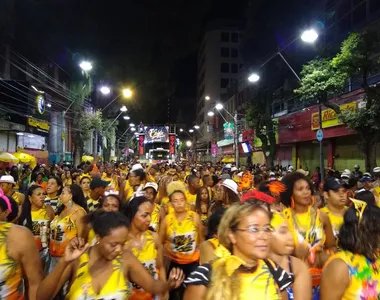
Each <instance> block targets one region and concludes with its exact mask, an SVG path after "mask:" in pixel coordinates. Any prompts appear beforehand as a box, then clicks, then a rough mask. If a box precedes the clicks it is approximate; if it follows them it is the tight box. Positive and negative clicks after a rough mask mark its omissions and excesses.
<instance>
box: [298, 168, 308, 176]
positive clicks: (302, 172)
mask: <svg viewBox="0 0 380 300" xmlns="http://www.w3.org/2000/svg"><path fill="white" fill-rule="evenodd" d="M296 172H297V173H301V174H303V175H305V176H307V175H309V171H305V170H304V169H298V170H297V171H296Z"/></svg>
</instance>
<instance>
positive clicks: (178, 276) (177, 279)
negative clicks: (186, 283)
mask: <svg viewBox="0 0 380 300" xmlns="http://www.w3.org/2000/svg"><path fill="white" fill-rule="evenodd" d="M184 279H185V274H184V273H183V271H182V270H181V269H178V268H173V269H172V270H171V272H170V274H169V279H168V284H169V287H170V289H176V288H178V287H179V286H180V285H181V283H182V282H183V280H184Z"/></svg>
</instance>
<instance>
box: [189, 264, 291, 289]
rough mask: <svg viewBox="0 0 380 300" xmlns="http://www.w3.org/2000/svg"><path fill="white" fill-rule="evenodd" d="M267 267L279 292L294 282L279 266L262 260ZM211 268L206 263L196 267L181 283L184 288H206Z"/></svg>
mask: <svg viewBox="0 0 380 300" xmlns="http://www.w3.org/2000/svg"><path fill="white" fill-rule="evenodd" d="M264 261H265V264H266V265H267V266H268V269H269V270H270V272H271V274H272V276H273V279H274V280H275V282H276V283H277V285H278V287H279V289H280V291H284V290H286V289H287V288H288V287H289V286H291V285H292V284H293V282H294V275H293V274H292V273H288V272H286V271H285V270H283V269H282V268H281V267H280V266H279V265H277V264H273V263H271V262H269V261H267V260H264ZM211 272H212V266H211V265H210V264H209V263H207V264H203V265H200V266H198V267H197V268H196V269H195V270H194V271H193V272H192V273H191V274H190V275H189V276H188V277H187V278H186V279H185V280H184V282H183V284H184V285H185V286H188V285H204V286H206V287H208V285H209V283H210V280H211Z"/></svg>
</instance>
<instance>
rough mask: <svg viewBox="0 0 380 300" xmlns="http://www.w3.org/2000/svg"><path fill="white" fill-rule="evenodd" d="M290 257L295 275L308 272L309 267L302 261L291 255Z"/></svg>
mask: <svg viewBox="0 0 380 300" xmlns="http://www.w3.org/2000/svg"><path fill="white" fill-rule="evenodd" d="M290 259H291V263H292V268H293V273H294V274H295V275H297V274H300V275H302V274H309V267H308V265H307V264H306V263H305V262H304V261H302V260H301V259H299V258H297V257H295V256H291V257H290Z"/></svg>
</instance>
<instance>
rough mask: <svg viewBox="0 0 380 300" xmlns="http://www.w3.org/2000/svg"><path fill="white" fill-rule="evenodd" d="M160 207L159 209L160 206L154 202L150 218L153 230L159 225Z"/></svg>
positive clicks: (156, 230)
mask: <svg viewBox="0 0 380 300" xmlns="http://www.w3.org/2000/svg"><path fill="white" fill-rule="evenodd" d="M160 209H161V206H160V205H158V204H157V203H155V204H154V208H153V212H152V216H151V218H150V227H151V228H152V229H153V230H154V231H155V232H158V226H159V225H160Z"/></svg>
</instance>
